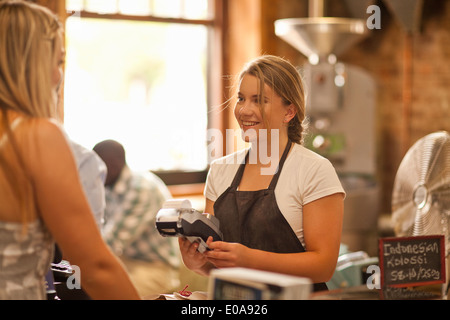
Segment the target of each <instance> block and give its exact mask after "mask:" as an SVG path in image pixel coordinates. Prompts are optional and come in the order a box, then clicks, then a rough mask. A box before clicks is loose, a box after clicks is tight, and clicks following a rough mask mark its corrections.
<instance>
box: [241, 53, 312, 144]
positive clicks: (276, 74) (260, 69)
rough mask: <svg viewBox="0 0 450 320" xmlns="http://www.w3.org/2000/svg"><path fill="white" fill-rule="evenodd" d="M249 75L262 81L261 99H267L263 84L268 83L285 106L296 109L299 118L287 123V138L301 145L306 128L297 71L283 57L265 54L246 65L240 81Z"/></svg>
mask: <svg viewBox="0 0 450 320" xmlns="http://www.w3.org/2000/svg"><path fill="white" fill-rule="evenodd" d="M246 74H249V75H252V76H255V77H256V78H258V79H259V81H260V85H259V96H260V99H262V97H263V96H264V85H265V84H267V85H268V86H269V87H271V88H272V90H274V91H275V93H276V94H278V95H279V96H280V97H281V98H282V101H283V103H284V104H285V105H286V106H288V105H290V104H292V105H293V106H294V107H295V110H296V115H295V117H294V118H293V119H292V120H291V121H290V122H289V124H288V137H289V139H290V140H291V141H293V142H295V143H299V144H302V143H303V138H304V134H305V131H306V127H307V125H306V121H305V93H304V87H303V80H302V78H301V75H300V73H299V72H298V70H297V69H296V68H295V67H294V66H293V65H292V64H291V63H290V62H289V61H287V60H285V59H283V58H281V57H277V56H273V55H263V56H260V57H258V58H256V59H254V60H252V61H250V62H248V63H247V64H246V65H245V67H244V68H243V70H242V71H241V73H240V74H239V81H241V80H242V78H243V77H244V76H245V75H246ZM259 106H260V111H261V114H262V117H263V119H264V121H265V122H266V115H265V113H264V108H263V105H262V104H261V103H260V104H259ZM266 124H267V123H266Z"/></svg>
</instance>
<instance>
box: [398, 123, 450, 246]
mask: <svg viewBox="0 0 450 320" xmlns="http://www.w3.org/2000/svg"><path fill="white" fill-rule="evenodd" d="M392 222H393V227H394V232H395V234H396V235H397V236H420V235H435V234H438V235H444V236H445V247H446V255H447V254H448V253H449V249H450V246H449V244H450V243H449V228H450V134H449V133H448V132H446V131H439V132H435V133H431V134H429V135H427V136H425V137H423V138H421V139H420V140H418V141H417V142H416V143H415V144H414V145H413V146H412V147H411V148H410V149H409V150H408V152H407V153H406V155H405V157H404V158H403V160H402V162H401V163H400V166H399V168H398V171H397V174H396V177H395V181H394V189H393V194H392Z"/></svg>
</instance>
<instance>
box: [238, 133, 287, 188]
mask: <svg viewBox="0 0 450 320" xmlns="http://www.w3.org/2000/svg"><path fill="white" fill-rule="evenodd" d="M291 146H292V141H291V140H288V142H287V144H286V147H285V148H284V152H283V155H282V156H281V159H280V163H279V164H278V168H277V172H276V173H275V174H274V176H273V178H272V181H270V185H269V188H268V190H274V189H275V187H276V185H277V182H278V178H279V177H280V173H281V169H282V168H283V165H284V162H285V161H286V158H287V155H288V153H289V150H290V149H291ZM249 154H250V149H249V150H248V151H247V154H246V155H245V158H244V162H243V163H242V164H241V165H240V166H239V169H238V171H237V172H236V175H235V176H234V179H233V182H232V183H231V186H230V187H231V189H233V190H237V188H238V187H239V183H241V179H242V175H243V174H244V169H245V164H246V163H247V161H248V156H249Z"/></svg>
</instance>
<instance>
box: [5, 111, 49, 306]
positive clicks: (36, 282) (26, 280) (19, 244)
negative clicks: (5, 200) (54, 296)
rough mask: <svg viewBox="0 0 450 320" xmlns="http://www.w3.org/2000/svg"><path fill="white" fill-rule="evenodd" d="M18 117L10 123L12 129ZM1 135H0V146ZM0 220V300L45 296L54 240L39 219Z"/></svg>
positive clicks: (30, 298) (18, 119)
mask: <svg viewBox="0 0 450 320" xmlns="http://www.w3.org/2000/svg"><path fill="white" fill-rule="evenodd" d="M20 119H21V118H17V119H16V121H14V122H13V124H12V126H11V127H12V129H14V128H15V127H16V126H17V125H18V124H19V123H20ZM3 143H5V136H3V137H0V146H1V145H2V144H3ZM23 227H24V226H23V224H22V223H17V222H5V221H0V300H24V299H26V300H40V299H46V298H47V295H46V283H45V275H46V273H47V271H48V270H49V268H50V262H51V260H52V259H53V250H54V241H53V238H52V237H51V235H50V233H49V231H48V230H47V228H46V227H45V225H44V224H43V222H42V221H41V220H35V221H34V222H32V223H29V224H28V225H27V227H26V232H24V228H23Z"/></svg>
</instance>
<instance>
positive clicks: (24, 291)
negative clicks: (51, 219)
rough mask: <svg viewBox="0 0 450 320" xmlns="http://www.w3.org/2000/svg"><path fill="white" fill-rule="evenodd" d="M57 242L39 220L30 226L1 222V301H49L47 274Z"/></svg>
mask: <svg viewBox="0 0 450 320" xmlns="http://www.w3.org/2000/svg"><path fill="white" fill-rule="evenodd" d="M53 249H54V242H53V238H52V237H51V235H50V233H49V232H48V230H47V229H46V227H45V226H44V225H43V223H42V222H41V221H40V220H36V221H35V222H33V223H30V224H28V226H27V231H26V233H24V232H23V225H22V224H21V223H13V222H0V300H24V299H25V300H40V299H46V298H47V296H46V283H45V274H46V273H47V271H48V270H49V268H50V262H51V260H52V258H53Z"/></svg>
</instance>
